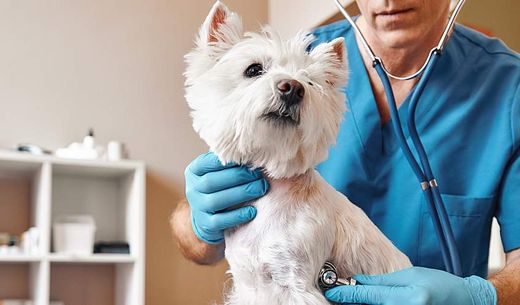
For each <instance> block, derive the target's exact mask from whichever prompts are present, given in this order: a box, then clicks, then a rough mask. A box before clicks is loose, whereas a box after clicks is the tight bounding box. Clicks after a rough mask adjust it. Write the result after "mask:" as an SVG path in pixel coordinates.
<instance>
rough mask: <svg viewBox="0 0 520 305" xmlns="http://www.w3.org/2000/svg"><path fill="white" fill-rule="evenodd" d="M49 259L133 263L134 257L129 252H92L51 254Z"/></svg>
mask: <svg viewBox="0 0 520 305" xmlns="http://www.w3.org/2000/svg"><path fill="white" fill-rule="evenodd" d="M49 261H50V262H51V263H87V264H90V263H93V264H95V263H98V264H118V263H134V262H135V261H136V258H135V257H134V256H131V255H129V254H93V255H91V256H78V255H66V254H51V255H49Z"/></svg>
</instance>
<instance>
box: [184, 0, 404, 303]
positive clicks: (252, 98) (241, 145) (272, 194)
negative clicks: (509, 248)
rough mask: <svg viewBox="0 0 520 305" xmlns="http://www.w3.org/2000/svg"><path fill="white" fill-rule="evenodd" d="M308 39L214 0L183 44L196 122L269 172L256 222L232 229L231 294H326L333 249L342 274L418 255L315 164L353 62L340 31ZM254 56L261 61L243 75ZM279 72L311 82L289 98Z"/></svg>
mask: <svg viewBox="0 0 520 305" xmlns="http://www.w3.org/2000/svg"><path fill="white" fill-rule="evenodd" d="M312 39H313V38H312V36H311V35H308V34H305V33H301V34H299V35H297V36H296V37H295V38H294V39H291V40H289V41H284V40H282V39H281V38H280V37H279V36H277V35H276V34H275V33H273V32H272V31H271V30H269V29H264V30H263V32H262V33H261V34H255V33H245V34H244V33H243V31H242V24H241V21H240V18H239V17H238V16H237V15H236V14H234V13H232V12H230V11H229V10H228V9H227V8H226V7H225V6H224V5H223V4H222V3H220V2H217V3H216V4H215V6H214V7H213V8H212V10H211V11H210V14H209V16H208V17H207V19H206V21H205V22H204V24H203V25H202V28H201V29H200V33H199V35H198V38H197V41H196V48H195V49H194V50H192V51H191V52H190V53H189V54H187V55H186V60H187V63H188V68H187V71H186V73H185V75H186V99H187V101H188V104H189V106H190V107H191V109H192V116H193V126H194V129H195V130H196V131H197V132H198V133H199V135H200V136H201V138H202V139H204V140H205V141H206V143H207V144H208V145H209V146H210V149H211V150H212V151H213V152H214V153H215V154H216V155H217V156H218V157H219V158H220V160H221V161H222V162H223V163H226V162H236V163H239V164H246V165H249V166H251V167H254V168H261V169H262V170H263V171H264V173H265V175H266V176H267V177H268V179H269V182H270V190H269V192H268V194H267V195H265V196H264V197H262V198H260V199H258V200H256V201H255V202H251V203H249V204H251V205H254V206H255V207H256V208H257V216H256V218H255V219H254V221H252V222H250V223H248V224H245V225H242V226H240V227H237V228H235V229H232V230H228V231H226V236H225V241H226V258H227V260H228V262H229V265H230V273H231V275H232V277H233V287H232V288H231V291H230V292H229V294H228V296H227V298H226V303H227V304H229V305H244V304H256V305H276V304H280V305H282V304H283V305H296V304H299V305H301V304H307V305H311V304H312V305H323V304H329V303H328V302H327V300H326V299H325V298H324V297H323V295H322V293H321V292H320V290H319V289H318V288H317V285H316V280H317V276H318V273H319V271H320V269H321V267H322V266H323V263H324V262H325V261H327V260H330V261H332V262H334V264H336V266H337V267H338V271H339V274H340V276H341V277H348V276H351V275H353V274H357V273H365V274H378V273H385V272H391V271H395V270H398V269H402V268H405V267H409V266H411V264H410V261H409V260H408V258H407V257H406V256H405V255H404V254H402V253H401V252H400V251H399V250H398V249H397V248H396V247H395V246H394V245H393V244H392V243H391V242H390V241H389V240H388V239H387V238H386V237H385V236H384V235H383V234H382V233H381V232H380V231H379V230H378V228H377V227H376V226H375V225H374V224H373V223H372V222H371V221H370V220H369V219H368V217H367V216H366V215H365V214H364V213H363V211H362V210H361V209H359V208H358V207H357V206H355V205H354V204H352V203H351V202H349V201H348V199H347V198H346V197H345V196H343V195H342V194H341V193H339V192H337V191H335V190H334V189H333V188H332V187H331V186H330V185H328V184H327V183H326V182H325V181H324V180H323V178H322V177H321V176H320V175H319V174H318V173H317V172H316V171H315V170H314V167H315V166H316V165H317V164H318V163H319V162H321V161H323V160H324V159H326V157H327V151H328V149H329V146H330V145H332V144H334V143H335V140H336V136H337V132H338V128H339V124H340V121H341V119H342V117H343V112H344V111H345V96H344V94H343V93H342V91H341V88H342V87H344V85H345V83H346V75H347V67H346V58H345V57H346V54H345V52H346V51H345V47H344V42H343V39H342V38H339V39H336V40H333V41H332V42H330V43H325V44H320V45H318V46H316V47H315V48H314V49H313V50H311V51H308V48H309V45H310V43H311V42H312ZM254 63H259V64H262V66H263V67H264V70H265V72H264V73H263V74H262V75H260V76H257V77H254V78H248V77H245V76H244V71H245V70H246V68H247V67H248V66H250V65H251V64H254ZM282 79H293V80H297V81H299V82H300V83H301V84H303V87H304V89H305V94H304V97H303V100H302V102H301V103H300V104H298V105H297V106H294V107H292V108H290V109H289V107H288V106H286V105H285V104H284V103H283V101H282V100H281V99H280V97H279V94H278V93H277V90H276V86H277V83H278V82H279V81H280V80H282ZM267 113H274V114H275V115H274V118H273V117H266V114H267ZM276 115H279V116H280V118H279V119H277V118H276ZM284 116H285V118H287V116H289V117H290V118H291V119H292V120H289V123H288V121H287V120H284V119H283V117H284Z"/></svg>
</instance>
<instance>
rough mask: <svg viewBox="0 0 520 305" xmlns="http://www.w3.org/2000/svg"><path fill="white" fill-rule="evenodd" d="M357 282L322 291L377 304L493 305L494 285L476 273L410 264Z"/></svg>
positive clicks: (341, 300)
mask: <svg viewBox="0 0 520 305" xmlns="http://www.w3.org/2000/svg"><path fill="white" fill-rule="evenodd" d="M354 279H356V281H358V283H359V284H362V285H356V286H339V287H334V288H332V289H329V290H327V291H326V292H325V296H326V297H327V299H329V300H330V301H333V302H337V303H342V304H343V303H347V304H348V303H361V304H371V305H372V304H378V305H395V304H398V305H496V302H497V296H496V290H495V287H494V286H493V285H492V284H491V283H490V282H488V281H486V280H484V279H483V278H480V277H478V276H470V277H466V278H461V277H458V276H455V275H452V274H450V273H447V272H444V271H440V270H435V269H428V268H421V267H412V268H408V269H404V270H401V271H397V272H393V273H388V274H382V275H372V276H368V275H356V276H354Z"/></svg>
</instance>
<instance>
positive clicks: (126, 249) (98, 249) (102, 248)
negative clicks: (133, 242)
mask: <svg viewBox="0 0 520 305" xmlns="http://www.w3.org/2000/svg"><path fill="white" fill-rule="evenodd" d="M94 253H112V254H116V253H117V254H130V245H129V244H128V243H127V242H124V241H114V242H103V241H100V242H97V243H95V244H94Z"/></svg>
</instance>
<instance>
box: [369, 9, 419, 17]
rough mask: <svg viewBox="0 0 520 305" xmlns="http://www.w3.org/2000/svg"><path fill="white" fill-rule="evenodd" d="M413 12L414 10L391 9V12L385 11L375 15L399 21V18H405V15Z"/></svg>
mask: <svg viewBox="0 0 520 305" xmlns="http://www.w3.org/2000/svg"><path fill="white" fill-rule="evenodd" d="M413 11H414V9H413V8H403V9H389V10H384V11H381V12H378V13H376V14H375V15H376V17H381V18H384V19H397V18H401V17H404V16H405V15H407V14H409V13H411V12H413Z"/></svg>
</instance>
